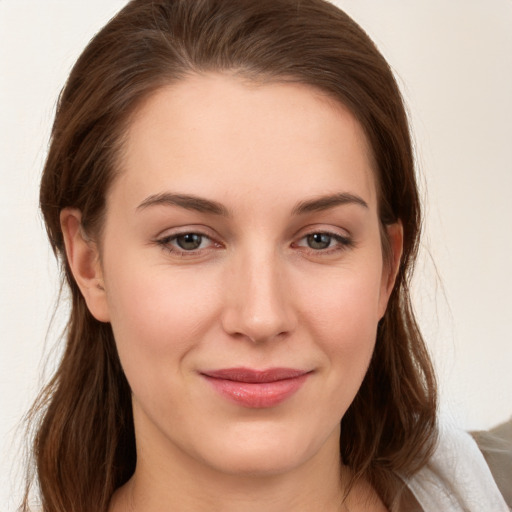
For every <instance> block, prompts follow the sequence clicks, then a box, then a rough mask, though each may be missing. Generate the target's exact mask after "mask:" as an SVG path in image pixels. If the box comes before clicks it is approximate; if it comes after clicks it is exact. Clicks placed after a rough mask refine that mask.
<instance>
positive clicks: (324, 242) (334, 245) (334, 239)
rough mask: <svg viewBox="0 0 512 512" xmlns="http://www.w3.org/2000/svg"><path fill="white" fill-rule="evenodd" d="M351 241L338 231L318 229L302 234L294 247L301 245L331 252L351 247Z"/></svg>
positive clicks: (318, 250) (314, 249)
mask: <svg viewBox="0 0 512 512" xmlns="http://www.w3.org/2000/svg"><path fill="white" fill-rule="evenodd" d="M352 245H353V241H352V240H351V239H350V238H349V237H347V236H343V235H340V234H338V233H329V232H324V231H318V232H315V233H309V234H307V235H305V236H303V237H302V238H301V239H300V240H299V241H298V242H297V243H296V244H295V246H296V247H303V248H305V249H309V250H311V251H312V252H333V251H338V250H343V249H347V248H349V247H351V246H352Z"/></svg>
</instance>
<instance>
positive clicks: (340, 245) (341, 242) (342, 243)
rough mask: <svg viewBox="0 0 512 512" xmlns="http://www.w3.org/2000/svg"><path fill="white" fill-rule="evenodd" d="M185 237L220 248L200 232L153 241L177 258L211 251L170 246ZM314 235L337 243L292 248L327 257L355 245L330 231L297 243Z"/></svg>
mask: <svg viewBox="0 0 512 512" xmlns="http://www.w3.org/2000/svg"><path fill="white" fill-rule="evenodd" d="M187 235H195V236H198V237H201V244H202V243H203V241H204V240H205V239H206V240H209V241H210V243H211V244H213V245H214V246H215V247H213V249H216V248H221V247H222V244H221V243H219V242H216V241H215V240H213V239H212V237H210V236H208V235H207V234H205V233H202V232H200V231H183V232H180V233H173V234H172V235H168V236H165V237H163V238H160V239H157V240H155V242H156V243H157V244H158V245H159V246H161V247H162V248H163V249H164V250H165V251H167V252H169V253H171V254H173V255H176V256H179V257H185V258H186V257H189V258H190V257H197V256H202V255H204V254H205V252H207V251H210V250H211V249H212V247H207V248H202V249H201V248H198V249H191V250H186V249H183V248H179V247H177V246H175V245H172V242H176V240H177V239H178V238H180V237H185V236H187ZM315 235H324V236H327V237H329V239H330V240H329V243H331V242H332V241H335V242H337V243H336V244H335V245H334V246H332V247H331V246H329V247H326V248H325V249H313V248H312V247H308V246H303V245H299V243H298V242H294V243H293V244H292V246H293V247H301V248H302V249H303V250H305V251H306V252H308V253H309V254H312V255H328V254H333V253H338V252H342V251H346V250H348V249H351V248H352V247H354V245H355V243H354V241H353V240H352V239H351V238H350V237H348V236H343V235H340V234H339V233H332V232H330V231H322V230H319V231H312V232H310V233H307V234H305V235H303V236H302V237H301V238H300V239H299V242H300V241H302V240H307V239H308V237H312V236H315ZM306 243H307V242H306Z"/></svg>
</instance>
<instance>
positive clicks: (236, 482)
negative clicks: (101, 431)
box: [110, 433, 350, 512]
mask: <svg viewBox="0 0 512 512" xmlns="http://www.w3.org/2000/svg"><path fill="white" fill-rule="evenodd" d="M338 439H339V436H338V434H337V433H334V434H333V440H332V441H331V440H330V441H329V442H327V443H326V444H325V445H324V446H323V448H322V450H321V451H320V452H319V453H317V454H315V456H314V457H312V458H311V459H310V460H308V461H306V462H304V463H303V464H302V465H300V466H298V467H295V468H293V469H291V470H289V471H283V472H279V473H274V474H240V473H238V474H237V473H225V472H219V471H217V470H215V469H214V468H210V467H208V466H205V465H204V464H203V463H202V462H201V461H197V460H194V459H191V458H190V457H188V456H187V455H185V454H183V453H180V452H179V451H175V452H174V453H172V454H169V453H168V452H166V455H165V457H163V456H162V452H159V453H158V455H160V456H159V457H155V456H154V455H156V454H153V453H152V454H150V453H148V452H147V451H146V450H142V449H141V450H138V453H137V455H138V458H137V468H136V471H135V473H134V475H133V477H132V478H131V479H130V481H129V482H128V483H127V484H126V485H125V486H123V487H122V488H121V489H119V490H118V492H117V493H116V495H115V496H114V499H113V500H112V506H111V509H110V510H111V512H132V511H133V512H142V511H144V512H156V511H158V512H171V511H176V510H190V511H194V512H203V511H205V512H206V511H208V512H211V511H216V510H222V512H256V511H257V512H260V511H261V510H265V511H266V512H288V511H289V510H301V511H308V512H340V511H343V510H345V509H344V506H343V496H344V491H345V489H346V486H347V484H348V480H349V479H350V472H349V470H348V469H347V468H345V467H343V466H342V465H341V463H340V459H339V448H338V446H339V445H338Z"/></svg>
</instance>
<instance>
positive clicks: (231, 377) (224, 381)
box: [201, 368, 312, 409]
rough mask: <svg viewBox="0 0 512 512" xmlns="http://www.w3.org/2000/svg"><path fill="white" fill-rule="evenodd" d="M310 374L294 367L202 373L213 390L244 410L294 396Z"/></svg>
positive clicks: (282, 400)
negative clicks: (244, 408)
mask: <svg viewBox="0 0 512 512" xmlns="http://www.w3.org/2000/svg"><path fill="white" fill-rule="evenodd" d="M311 373H312V372H311V371H305V370H298V369H294V368H270V369H268V370H253V369H250V368H226V369H222V370H212V371H206V372H201V375H202V376H203V377H204V378H205V379H206V380H207V381H208V382H209V383H210V384H211V385H212V387H213V388H214V389H215V390H216V391H217V392H218V393H220V394H221V395H223V396H224V397H225V398H227V399H228V400H231V401H233V402H235V403H237V404H238V405H241V406H243V407H251V408H260V409H261V408H266V407H274V406H276V405H279V404H280V403H282V402H284V401H285V400H286V399H287V398H290V397H291V396H292V395H294V394H295V393H296V392H297V391H298V390H299V389H300V388H301V387H302V385H303V384H304V382H305V381H306V379H307V378H308V376H309V375H311Z"/></svg>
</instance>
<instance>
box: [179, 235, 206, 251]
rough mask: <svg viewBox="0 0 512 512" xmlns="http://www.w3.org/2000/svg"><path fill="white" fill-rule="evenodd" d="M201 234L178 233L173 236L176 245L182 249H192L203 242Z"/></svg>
mask: <svg viewBox="0 0 512 512" xmlns="http://www.w3.org/2000/svg"><path fill="white" fill-rule="evenodd" d="M203 238H206V237H204V236H203V235H200V234H199V233H185V234H184V235H178V236H176V237H175V238H174V241H175V242H176V245H177V246H178V247H179V248H180V249H183V250H184V251H194V250H196V249H199V248H200V247H201V244H202V243H203Z"/></svg>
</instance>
